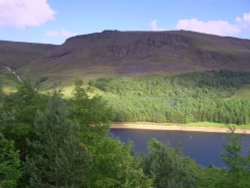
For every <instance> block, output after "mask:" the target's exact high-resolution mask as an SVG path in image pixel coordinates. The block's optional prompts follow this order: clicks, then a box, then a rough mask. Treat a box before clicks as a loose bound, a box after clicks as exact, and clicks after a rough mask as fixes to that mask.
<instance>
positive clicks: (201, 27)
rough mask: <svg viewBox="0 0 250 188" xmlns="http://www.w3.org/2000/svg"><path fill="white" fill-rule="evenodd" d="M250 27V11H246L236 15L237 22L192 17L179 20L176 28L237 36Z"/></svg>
mask: <svg viewBox="0 0 250 188" xmlns="http://www.w3.org/2000/svg"><path fill="white" fill-rule="evenodd" d="M248 27H250V12H249V13H244V14H243V16H242V17H236V18H235V23H229V22H228V21H225V20H209V21H207V22H204V21H201V20H198V19H196V18H192V19H182V20H179V21H178V23H177V25H176V28H177V29H184V30H190V31H197V32H202V33H210V34H215V35H222V36H237V35H238V34H240V33H242V32H244V31H245V30H246V29H247V28H248Z"/></svg>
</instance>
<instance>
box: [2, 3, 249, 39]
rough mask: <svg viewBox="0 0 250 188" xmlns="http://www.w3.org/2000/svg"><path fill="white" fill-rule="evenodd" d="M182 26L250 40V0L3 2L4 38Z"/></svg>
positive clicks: (173, 28)
mask: <svg viewBox="0 0 250 188" xmlns="http://www.w3.org/2000/svg"><path fill="white" fill-rule="evenodd" d="M180 29H183V30H190V31H197V32H202V33H209V34H215V35H220V36H232V37H238V38H246V39H250V0H0V40H10V41H23V42H36V43H52V44H62V43H63V42H64V41H65V40H66V39H67V38H69V37H71V36H75V35H82V34H89V33H96V32H102V31H103V30H120V31H168V30H180Z"/></svg>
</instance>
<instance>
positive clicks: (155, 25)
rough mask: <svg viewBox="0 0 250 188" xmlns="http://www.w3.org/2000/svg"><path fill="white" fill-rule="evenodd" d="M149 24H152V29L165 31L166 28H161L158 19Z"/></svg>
mask: <svg viewBox="0 0 250 188" xmlns="http://www.w3.org/2000/svg"><path fill="white" fill-rule="evenodd" d="M149 25H150V29H151V30H152V31H163V30H165V29H164V28H159V27H158V26H157V20H152V21H151V22H150V24H149Z"/></svg>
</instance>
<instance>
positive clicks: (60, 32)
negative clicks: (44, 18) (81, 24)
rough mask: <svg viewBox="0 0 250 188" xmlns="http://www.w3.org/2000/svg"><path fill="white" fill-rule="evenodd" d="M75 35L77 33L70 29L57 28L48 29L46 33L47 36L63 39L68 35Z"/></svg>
mask: <svg viewBox="0 0 250 188" xmlns="http://www.w3.org/2000/svg"><path fill="white" fill-rule="evenodd" d="M75 35H77V34H76V33H74V32H71V31H66V30H64V29H61V30H57V31H48V32H47V33H46V36H47V37H54V38H63V39H65V38H69V37H72V36H75Z"/></svg>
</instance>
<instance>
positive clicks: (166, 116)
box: [89, 70, 250, 125]
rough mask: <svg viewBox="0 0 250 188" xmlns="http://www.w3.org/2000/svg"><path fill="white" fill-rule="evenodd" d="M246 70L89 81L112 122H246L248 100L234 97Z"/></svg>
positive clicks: (249, 77)
mask: <svg viewBox="0 0 250 188" xmlns="http://www.w3.org/2000/svg"><path fill="white" fill-rule="evenodd" d="M247 84H250V73H246V72H232V71H223V70H222V71H218V72H217V71H208V72H202V73H197V72H194V73H185V74H180V75H175V76H165V77H164V76H147V77H130V78H121V77H117V78H105V79H99V80H96V81H90V82H89V85H90V86H91V87H92V88H94V89H98V90H101V91H102V92H103V93H104V94H103V96H104V98H105V99H106V100H107V101H108V103H109V104H110V105H111V106H112V108H113V110H114V112H115V116H114V119H113V120H114V121H123V122H131V121H150V122H170V123H189V122H202V121H209V122H218V123H226V124H230V123H232V124H238V125H242V124H249V123H250V101H249V100H248V99H247V98H241V97H234V94H235V92H236V91H237V90H239V89H240V88H241V87H243V86H244V85H247Z"/></svg>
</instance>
